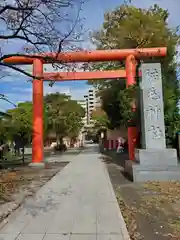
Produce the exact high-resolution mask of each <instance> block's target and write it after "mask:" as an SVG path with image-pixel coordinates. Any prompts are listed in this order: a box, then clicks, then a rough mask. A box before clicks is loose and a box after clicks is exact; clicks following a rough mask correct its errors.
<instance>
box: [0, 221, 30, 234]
mask: <svg viewBox="0 0 180 240" xmlns="http://www.w3.org/2000/svg"><path fill="white" fill-rule="evenodd" d="M27 224H28V223H27V222H26V221H23V219H22V220H21V221H16V220H15V221H10V222H9V223H7V224H6V225H5V226H4V227H3V228H2V229H0V234H1V233H2V234H3V233H9V234H20V233H21V231H22V230H23V229H24V228H25V226H26V225H27Z"/></svg>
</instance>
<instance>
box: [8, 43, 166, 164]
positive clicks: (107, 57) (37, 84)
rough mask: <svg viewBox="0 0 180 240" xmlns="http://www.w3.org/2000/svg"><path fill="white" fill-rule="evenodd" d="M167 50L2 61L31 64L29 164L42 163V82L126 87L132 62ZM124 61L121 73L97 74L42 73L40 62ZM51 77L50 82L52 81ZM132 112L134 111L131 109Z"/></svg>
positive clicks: (132, 137)
mask: <svg viewBox="0 0 180 240" xmlns="http://www.w3.org/2000/svg"><path fill="white" fill-rule="evenodd" d="M166 54H167V48H166V47H163V48H144V49H143V48H142V49H123V50H119V49H114V50H97V51H80V52H65V53H59V54H57V53H44V54H35V55H27V56H12V57H10V58H7V59H5V60H4V63H6V64H11V65H12V64H16V65H17V64H33V76H35V77H36V78H37V79H36V78H35V79H34V80H33V141H32V153H33V154H32V163H34V164H40V163H42V162H43V160H44V144H43V81H45V80H55V81H66V80H67V81H70V80H88V79H108V78H109V79H112V78H114V79H115V78H126V87H129V86H131V85H134V84H135V83H136V60H139V59H144V58H150V57H165V56H166ZM120 60H125V67H126V69H125V70H119V71H104V72H103V71H102V72H100V71H97V72H91V73H87V72H82V73H43V64H44V63H55V62H56V63H70V62H98V61H100V62H102V61H120ZM39 78H41V80H39ZM52 78H54V79H52ZM133 110H135V108H134V109H133ZM137 133H138V131H137V128H136V127H135V126H129V127H128V150H129V159H131V160H134V158H135V157H134V150H135V145H136V139H137Z"/></svg>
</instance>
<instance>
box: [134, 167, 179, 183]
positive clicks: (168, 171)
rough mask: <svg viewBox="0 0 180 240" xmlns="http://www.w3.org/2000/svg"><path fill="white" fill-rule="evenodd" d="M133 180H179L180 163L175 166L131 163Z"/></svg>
mask: <svg viewBox="0 0 180 240" xmlns="http://www.w3.org/2000/svg"><path fill="white" fill-rule="evenodd" d="M132 172H133V181H134V182H147V181H161V182H166V181H173V180H174V181H175V180H180V164H179V165H177V166H165V165H164V166H142V165H140V164H133V165H132Z"/></svg>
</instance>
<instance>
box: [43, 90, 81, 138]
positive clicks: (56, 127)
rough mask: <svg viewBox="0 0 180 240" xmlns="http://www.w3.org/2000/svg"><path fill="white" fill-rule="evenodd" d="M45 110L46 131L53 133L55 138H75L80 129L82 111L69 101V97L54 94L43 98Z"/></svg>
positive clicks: (73, 102)
mask: <svg viewBox="0 0 180 240" xmlns="http://www.w3.org/2000/svg"><path fill="white" fill-rule="evenodd" d="M44 103H45V108H46V109H47V118H48V131H49V132H55V133H56V136H57V138H59V139H60V138H62V137H64V136H70V137H76V136H77V135H78V133H79V131H80V129H81V127H82V118H83V117H84V115H85V111H84V109H83V108H82V107H81V106H80V105H79V104H78V103H77V101H74V100H71V99H70V96H67V95H65V94H60V93H55V94H49V95H46V96H45V98H44Z"/></svg>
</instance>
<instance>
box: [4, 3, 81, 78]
mask: <svg viewBox="0 0 180 240" xmlns="http://www.w3.org/2000/svg"><path fill="white" fill-rule="evenodd" d="M83 2H84V1H83V0H76V1H74V0H14V1H10V2H9V1H8V0H2V1H1V3H0V23H1V24H0V40H1V45H0V67H1V72H2V71H3V70H4V69H3V68H2V67H10V68H11V69H13V70H16V71H19V72H21V73H23V74H25V75H27V76H29V77H32V75H31V74H29V73H28V72H26V71H24V70H22V69H21V68H19V67H17V66H9V65H7V64H5V63H4V62H3V60H4V59H6V58H8V57H10V56H27V55H28V54H29V53H31V54H33V53H44V52H45V51H49V52H56V53H57V54H58V53H59V52H61V51H62V50H67V49H74V48H75V47H76V43H77V42H79V41H80V37H81V34H82V31H83V27H82V25H81V23H80V20H81V19H80V11H81V9H82V5H83ZM73 9H77V11H76V12H75V11H74V10H73ZM7 41H8V42H9V41H13V43H14V45H15V46H16V44H19V43H20V44H21V45H22V51H21V52H16V51H15V52H12V53H11V52H10V53H8V54H7V53H6V52H5V51H4V44H5V43H6V42H7ZM36 58H37V57H36ZM54 66H55V65H54ZM58 66H62V65H58Z"/></svg>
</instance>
